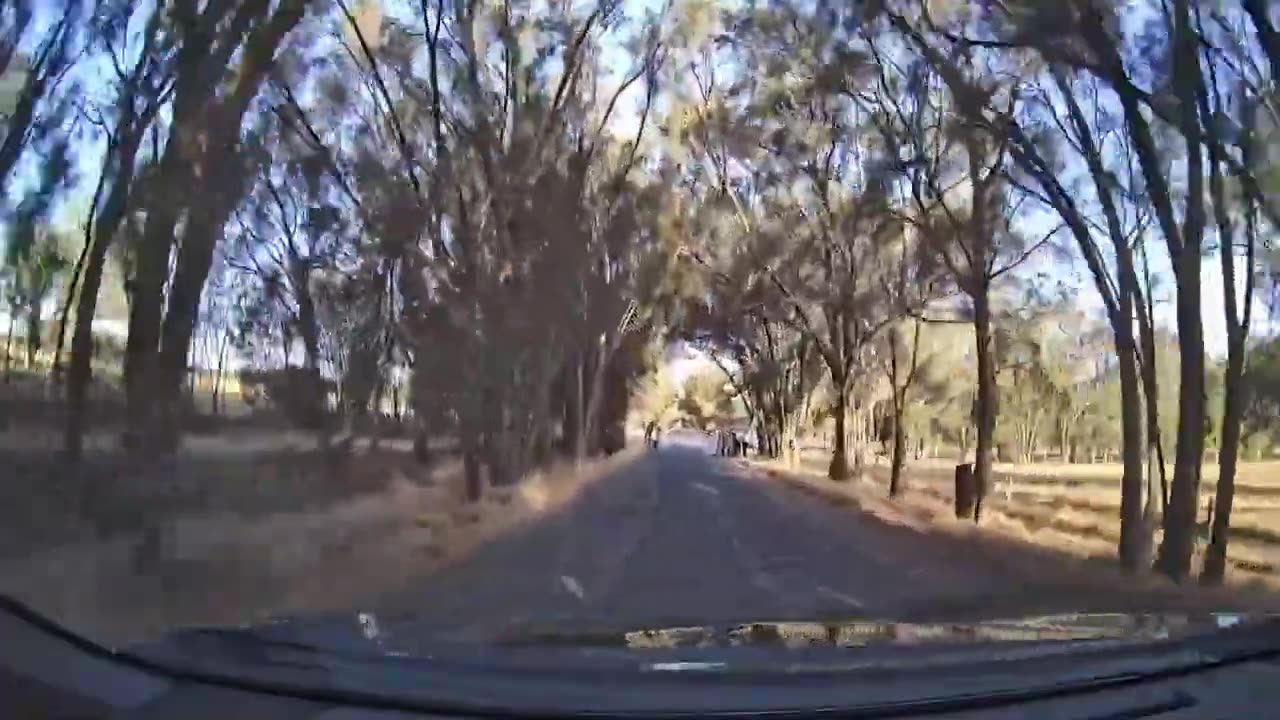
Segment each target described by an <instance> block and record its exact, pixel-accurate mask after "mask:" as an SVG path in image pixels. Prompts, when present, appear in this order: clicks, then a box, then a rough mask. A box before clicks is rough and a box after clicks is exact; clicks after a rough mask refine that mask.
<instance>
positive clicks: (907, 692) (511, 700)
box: [127, 613, 1280, 716]
mask: <svg viewBox="0 0 1280 720" xmlns="http://www.w3.org/2000/svg"><path fill="white" fill-rule="evenodd" d="M1252 619H1253V618H1252V617H1251V616H1245V615H1236V614H1203V615H1142V614H1112V615H1105V614H1104V615H1098V614H1090V615H1057V616H1049V617H1035V618H1020V619H1013V620H991V621H984V622H965V623H899V622H880V621H872V620H866V619H858V620H848V621H830V620H824V621H818V622H745V623H733V624H726V625H698V626H694V625H689V626H681V627H656V628H645V627H638V628H628V629H593V628H583V627H576V626H570V627H569V628H557V627H543V628H529V627H523V628H516V629H509V630H508V631H505V632H503V633H500V634H499V635H498V636H497V637H496V638H494V639H492V640H490V641H485V642H470V641H463V640H461V639H454V640H448V639H439V637H438V636H430V637H428V636H424V635H422V634H421V627H420V626H415V625H414V624H413V623H412V622H399V623H398V622H393V621H386V620H379V618H377V617H376V616H374V615H371V614H367V613H355V614H351V615H341V616H329V617H325V618H316V617H310V618H293V619H286V620H280V621H276V622H272V623H267V624H264V625H259V626H253V627H243V628H231V629H227V628H214V629H206V630H183V631H179V632H175V633H171V634H170V635H168V636H166V637H165V638H163V639H162V640H160V641H159V642H157V643H150V644H148V645H144V646H138V647H135V648H131V649H130V650H129V651H127V652H128V653H129V654H130V655H133V656H134V657H136V658H139V659H143V660H147V661H149V662H151V663H154V664H156V665H157V666H164V667H169V668H176V669H180V670H181V671H182V672H184V673H186V674H188V675H190V676H200V677H212V678H217V679H219V681H221V682H234V683H250V684H251V683H263V682H269V683H271V684H272V687H274V688H277V689H279V688H280V687H286V688H306V689H308V691H314V690H317V689H319V690H322V691H324V692H327V693H344V694H352V693H356V694H363V695H362V696H367V697H375V696H376V697H377V698H382V699H384V700H391V699H394V700H395V701H396V702H405V703H419V704H420V706H421V707H436V708H439V707H449V708H455V709H456V708H470V709H471V710H472V711H479V710H483V711H484V712H493V713H509V712H511V711H512V709H513V708H518V709H520V710H521V711H522V712H526V713H533V714H538V713H550V714H554V715H556V716H563V715H566V714H572V713H575V712H587V713H596V714H598V713H609V714H612V713H639V714H647V713H656V712H659V711H662V712H666V711H669V710H671V709H672V708H679V709H680V711H681V713H685V714H687V713H690V712H703V713H707V714H710V715H715V714H716V713H722V712H729V713H742V712H766V711H767V712H773V711H777V710H780V709H786V708H792V709H794V708H798V707H828V708H830V707H857V708H868V707H885V708H891V707H900V706H903V703H907V704H910V705H911V707H913V708H917V709H918V708H919V707H924V706H926V705H927V706H929V707H932V706H933V705H931V703H932V704H939V703H941V704H939V705H938V707H944V706H945V707H951V705H948V704H947V703H954V702H957V700H956V699H957V698H985V697H996V696H999V697H1005V698H1009V697H1023V696H1025V697H1032V696H1034V695H1035V694H1036V693H1041V694H1043V693H1046V692H1055V693H1056V692H1062V691H1063V688H1075V687H1079V688H1096V687H1100V686H1103V685H1106V684H1109V683H1127V682H1133V681H1134V680H1135V679H1136V678H1144V677H1156V676H1160V675H1167V674H1170V673H1172V674H1178V673H1185V672H1191V671H1194V670H1196V669H1199V668H1204V667H1210V666H1215V665H1218V664H1221V663H1223V662H1226V661H1228V660H1229V659H1231V658H1236V657H1253V656H1257V655H1259V654H1267V653H1274V652H1275V651H1276V649H1277V648H1280V627H1278V626H1277V623H1275V622H1260V623H1259V624H1258V625H1257V626H1252V625H1250V626H1247V627H1242V625H1243V624H1245V623H1248V622H1249V621H1250V620H1252ZM921 703H923V704H924V705H921ZM418 706H419V705H415V707H418ZM477 709H479V710H477Z"/></svg>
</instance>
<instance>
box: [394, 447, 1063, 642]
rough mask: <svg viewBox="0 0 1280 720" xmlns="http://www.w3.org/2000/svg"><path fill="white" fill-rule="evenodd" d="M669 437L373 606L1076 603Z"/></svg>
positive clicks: (541, 617) (690, 620)
mask: <svg viewBox="0 0 1280 720" xmlns="http://www.w3.org/2000/svg"><path fill="white" fill-rule="evenodd" d="M670 439H671V440H672V442H669V443H666V444H664V447H663V448H662V449H660V450H657V451H651V450H649V451H645V455H644V456H643V457H642V458H641V459H639V460H638V461H636V462H635V463H633V464H631V465H630V466H628V467H627V468H625V469H623V470H622V471H620V472H618V473H615V474H614V475H612V476H609V477H606V478H602V479H600V480H598V481H597V482H595V483H594V484H593V485H591V486H590V487H589V488H587V489H586V490H584V492H583V494H582V495H581V496H580V497H579V498H578V500H577V501H576V502H575V503H574V504H572V505H571V506H569V507H568V508H567V509H565V510H564V511H562V512H560V513H559V514H556V515H552V516H549V517H546V518H543V519H540V520H539V521H537V522H536V523H534V524H533V525H531V526H530V527H528V528H526V529H523V530H520V531H518V532H516V533H513V534H511V535H508V536H505V537H503V538H500V539H498V540H496V541H494V542H492V543H490V544H489V545H487V546H485V547H484V548H481V549H480V550H478V551H477V552H476V553H475V554H473V555H472V556H470V557H468V558H467V559H465V560H464V561H461V562H459V563H457V564H455V565H453V566H451V567H448V568H445V569H443V570H441V571H439V572H437V573H436V574H433V575H431V576H429V577H428V578H425V579H423V580H422V581H421V582H419V583H417V584H415V586H414V589H413V590H412V592H410V593H408V594H406V595H401V596H400V597H398V598H396V600H395V601H394V602H392V603H391V604H390V607H391V608H392V609H391V610H390V611H389V613H390V614H391V615H393V616H399V618H400V622H401V623H408V624H409V625H410V626H412V628H413V630H414V631H415V632H416V633H421V634H424V635H426V634H430V635H435V636H441V637H450V638H457V639H492V638H493V637H494V636H496V635H501V634H503V633H511V632H516V633H518V632H521V631H535V630H538V631H541V630H543V629H546V628H557V629H558V628H578V629H581V628H599V629H621V628H645V627H668V626H676V625H689V624H706V623H711V622H717V623H724V622H741V621H750V620H755V621H764V620H800V619H808V620H815V619H820V618H821V619H833V618H855V617H874V618H880V619H909V618H912V617H913V616H919V615H920V614H921V612H922V611H924V614H932V615H935V616H936V615H938V614H939V612H941V613H942V614H945V612H943V611H941V610H940V609H941V608H964V609H966V610H973V609H975V608H978V609H981V608H982V607H983V606H984V603H988V601H989V600H991V599H992V598H993V597H994V596H1000V597H1002V598H1004V599H1005V600H1008V599H1009V598H1017V597H1021V596H1024V595H1026V594H1027V593H1031V594H1032V595H1035V596H1039V597H1041V598H1044V597H1046V596H1047V597H1049V598H1050V599H1055V598H1056V599H1058V600H1061V601H1062V603H1063V607H1062V608H1060V609H1063V610H1065V609H1083V608H1081V607H1080V605H1079V603H1078V602H1075V601H1072V600H1071V599H1069V598H1067V597H1065V596H1062V595H1061V594H1056V595H1055V593H1054V592H1053V589H1052V588H1051V587H1043V586H1037V585H1036V584H1035V583H1030V582H1028V581H1027V579H1026V577H1025V576H1016V575H1011V574H1010V571H1009V570H1008V569H1007V568H1004V569H1002V567H1003V566H1002V565H1001V564H1000V563H995V562H987V561H986V558H984V557H983V556H982V550H981V549H980V548H978V547H977V546H973V547H967V546H965V544H964V543H959V544H957V542H956V541H954V540H946V539H942V538H940V537H937V536H926V535H921V534H918V533H915V532H913V531H909V530H906V529H904V528H899V527H894V526H889V525H886V524H884V523H882V522H881V521H879V520H877V519H875V518H874V517H871V516H869V515H864V514H862V513H860V512H858V511H856V510H854V509H852V508H849V507H838V506H833V505H832V504H831V503H830V502H828V501H825V500H823V499H821V498H818V497H814V496H813V495H810V494H807V493H804V492H801V491H799V490H797V489H795V488H794V487H793V486H790V485H789V484H787V483H784V482H781V481H778V480H770V479H767V478H762V477H751V476H750V474H749V473H744V472H743V469H742V467H741V466H740V465H739V464H738V463H736V462H734V461H731V460H727V459H723V458H718V457H715V456H714V455H713V454H712V453H711V452H710V447H709V446H708V445H706V444H705V442H702V441H701V439H700V438H696V437H690V436H685V438H684V439H683V440H680V439H676V438H670ZM1004 605H1005V606H1006V607H1008V606H1009V605H1008V603H1004ZM1014 607H1017V604H1016V603H1014ZM930 609H939V612H935V613H929V612H928V611H929V610H930ZM384 614H385V613H384ZM403 627H404V626H403V625H402V628H403Z"/></svg>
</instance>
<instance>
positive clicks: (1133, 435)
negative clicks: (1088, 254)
mask: <svg viewBox="0 0 1280 720" xmlns="http://www.w3.org/2000/svg"><path fill="white" fill-rule="evenodd" d="M1126 304H1127V303H1125V302H1123V300H1122V303H1121V307H1122V308H1123V307H1125V306H1126ZM1128 311H1129V312H1131V311H1132V308H1129V309H1128ZM1122 312H1123V311H1122ZM1116 320H1117V321H1118V322H1117V323H1116V324H1117V327H1118V331H1117V337H1116V355H1117V359H1118V360H1119V363H1120V433H1121V453H1122V455H1123V462H1124V471H1123V476H1122V478H1121V480H1120V548H1119V554H1120V564H1121V565H1122V566H1123V567H1124V568H1125V569H1126V570H1129V571H1131V572H1137V571H1139V570H1143V569H1144V568H1142V567H1141V565H1142V564H1143V563H1144V562H1145V561H1146V559H1147V558H1149V557H1150V543H1151V537H1150V535H1149V534H1148V533H1147V525H1146V523H1145V522H1143V503H1142V494H1143V485H1144V475H1143V444H1142V422H1143V417H1142V416H1143V412H1142V393H1141V391H1140V390H1139V387H1138V368H1137V357H1136V353H1135V348H1134V344H1133V335H1132V320H1131V319H1130V316H1126V317H1121V318H1116ZM1126 324H1128V325H1130V328H1129V332H1125V331H1124V325H1126Z"/></svg>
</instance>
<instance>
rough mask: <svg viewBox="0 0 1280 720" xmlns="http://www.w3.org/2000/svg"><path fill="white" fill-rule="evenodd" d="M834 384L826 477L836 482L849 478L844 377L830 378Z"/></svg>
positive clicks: (847, 406)
mask: <svg viewBox="0 0 1280 720" xmlns="http://www.w3.org/2000/svg"><path fill="white" fill-rule="evenodd" d="M831 384H832V385H833V386H835V391H836V397H835V408H834V409H833V413H832V414H833V415H834V416H835V421H836V423H835V424H836V432H835V448H834V449H833V450H832V452H831V464H830V465H829V466H828V467H827V477H828V478H830V479H832V480H835V481H836V482H843V481H845V480H848V479H849V448H848V443H849V435H848V432H847V431H846V420H847V416H848V414H849V390H848V388H847V387H845V378H844V377H843V376H841V377H839V378H834V377H833V378H832V383H831Z"/></svg>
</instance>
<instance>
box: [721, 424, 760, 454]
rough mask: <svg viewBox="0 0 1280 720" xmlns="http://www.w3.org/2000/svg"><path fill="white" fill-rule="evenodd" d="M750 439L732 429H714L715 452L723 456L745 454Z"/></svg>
mask: <svg viewBox="0 0 1280 720" xmlns="http://www.w3.org/2000/svg"><path fill="white" fill-rule="evenodd" d="M750 448H751V441H750V439H749V438H748V437H747V436H746V435H739V434H738V433H737V432H735V431H733V430H717V431H716V454H717V455H723V456H725V457H739V456H742V455H746V454H747V450H748V449H750Z"/></svg>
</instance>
